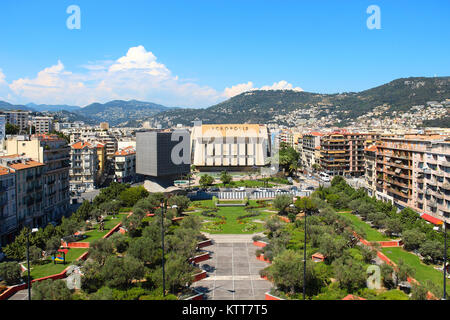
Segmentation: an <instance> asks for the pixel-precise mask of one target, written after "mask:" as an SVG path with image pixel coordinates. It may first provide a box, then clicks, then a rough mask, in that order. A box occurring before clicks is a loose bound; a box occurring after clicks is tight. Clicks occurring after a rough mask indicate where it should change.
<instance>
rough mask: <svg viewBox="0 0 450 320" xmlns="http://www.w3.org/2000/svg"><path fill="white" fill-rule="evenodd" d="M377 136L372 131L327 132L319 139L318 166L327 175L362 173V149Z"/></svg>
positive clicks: (355, 174) (377, 136)
mask: <svg viewBox="0 0 450 320" xmlns="http://www.w3.org/2000/svg"><path fill="white" fill-rule="evenodd" d="M378 138H379V135H378V134H373V133H352V132H348V131H346V130H340V131H335V132H332V133H327V134H325V135H323V136H322V137H321V140H320V166H321V168H322V169H323V170H324V171H325V172H326V173H327V174H329V175H331V176H336V175H341V176H352V177H359V176H362V175H364V172H365V169H364V164H365V163H364V149H365V147H366V146H367V145H369V144H372V143H373V142H375V141H376V140H377V139H378Z"/></svg>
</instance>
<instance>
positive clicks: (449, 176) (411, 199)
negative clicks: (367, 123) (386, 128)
mask: <svg viewBox="0 0 450 320" xmlns="http://www.w3.org/2000/svg"><path fill="white" fill-rule="evenodd" d="M376 146H377V153H376V175H377V177H376V183H375V187H376V189H375V195H376V197H377V198H378V199H382V200H384V201H390V202H392V203H393V204H395V205H396V206H397V207H398V208H399V209H403V208H405V207H410V208H412V209H413V210H415V211H417V212H419V213H420V214H422V215H423V214H425V218H427V217H432V218H435V219H436V218H437V219H441V220H442V219H444V218H450V140H449V138H448V137H445V136H440V135H404V136H402V137H384V138H381V140H380V141H379V142H377V144H376ZM447 221H450V219H449V220H447Z"/></svg>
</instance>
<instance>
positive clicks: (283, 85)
mask: <svg viewBox="0 0 450 320" xmlns="http://www.w3.org/2000/svg"><path fill="white" fill-rule="evenodd" d="M255 90H293V91H298V92H300V91H303V89H302V88H300V87H294V86H293V85H292V84H290V83H288V82H287V81H285V80H281V81H279V82H275V83H274V84H272V85H271V86H262V87H261V88H255V87H253V82H251V81H249V82H247V83H241V84H237V85H234V86H232V87H231V88H225V91H224V95H225V96H226V97H227V98H232V97H234V96H237V95H239V94H241V93H244V92H248V91H255Z"/></svg>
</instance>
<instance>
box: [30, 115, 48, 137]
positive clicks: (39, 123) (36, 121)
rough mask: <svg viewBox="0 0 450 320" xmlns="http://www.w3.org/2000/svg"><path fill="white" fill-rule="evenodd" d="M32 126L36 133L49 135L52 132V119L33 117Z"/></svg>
mask: <svg viewBox="0 0 450 320" xmlns="http://www.w3.org/2000/svg"><path fill="white" fill-rule="evenodd" d="M33 126H34V128H35V130H36V133H50V132H51V131H53V118H52V117H33Z"/></svg>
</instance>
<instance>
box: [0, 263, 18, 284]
mask: <svg viewBox="0 0 450 320" xmlns="http://www.w3.org/2000/svg"><path fill="white" fill-rule="evenodd" d="M0 278H2V279H3V280H4V281H5V282H6V284H7V285H14V284H17V283H20V281H21V279H22V269H21V267H20V265H19V264H18V263H17V262H3V263H0Z"/></svg>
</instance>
